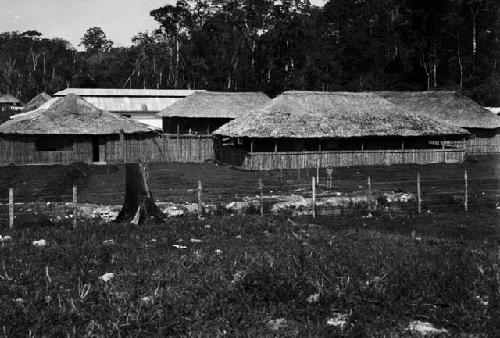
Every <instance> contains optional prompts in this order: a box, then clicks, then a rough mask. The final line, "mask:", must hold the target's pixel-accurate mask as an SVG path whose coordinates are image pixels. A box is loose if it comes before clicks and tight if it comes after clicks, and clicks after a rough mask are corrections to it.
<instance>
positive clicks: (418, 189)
mask: <svg viewBox="0 0 500 338" xmlns="http://www.w3.org/2000/svg"><path fill="white" fill-rule="evenodd" d="M417 210H418V213H419V214H420V213H422V197H421V196H420V173H417Z"/></svg>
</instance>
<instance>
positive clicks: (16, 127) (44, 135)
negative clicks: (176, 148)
mask: <svg viewBox="0 0 500 338" xmlns="http://www.w3.org/2000/svg"><path fill="white" fill-rule="evenodd" d="M155 135H156V134H155V132H154V130H153V128H152V127H150V126H148V125H146V124H143V123H140V122H137V121H133V120H131V119H128V118H125V117H122V116H119V115H116V114H112V113H109V112H107V111H104V110H101V109H98V108H96V107H95V106H93V105H91V104H90V103H88V102H87V101H85V100H83V99H82V98H80V97H79V96H77V95H74V94H70V95H67V96H65V97H64V98H60V99H58V100H55V101H54V102H53V103H52V104H50V105H49V106H48V107H46V108H45V107H44V106H43V105H42V106H41V108H39V109H36V110H33V111H31V112H28V113H23V114H22V115H20V116H17V117H15V118H13V119H11V120H9V121H7V122H5V123H3V124H2V125H0V165H8V164H11V163H13V164H34V163H37V164H54V163H60V164H68V163H72V162H85V163H95V162H101V163H102V162H106V163H122V162H131V161H137V160H142V161H145V160H151V159H152V158H151V157H152V155H151V154H152V151H153V150H154V147H153V146H154V145H152V142H153V141H154V139H155Z"/></svg>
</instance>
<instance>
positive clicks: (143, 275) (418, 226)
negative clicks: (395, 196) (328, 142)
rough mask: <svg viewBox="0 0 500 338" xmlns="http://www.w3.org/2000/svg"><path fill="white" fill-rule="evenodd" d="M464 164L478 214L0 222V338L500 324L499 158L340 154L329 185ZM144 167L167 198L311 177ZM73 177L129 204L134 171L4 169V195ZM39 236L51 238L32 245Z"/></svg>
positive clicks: (60, 192)
mask: <svg viewBox="0 0 500 338" xmlns="http://www.w3.org/2000/svg"><path fill="white" fill-rule="evenodd" d="M464 170H467V171H468V175H469V179H470V186H469V189H470V190H469V194H470V199H471V202H472V203H476V205H475V206H477V207H473V208H471V209H470V212H469V213H465V212H463V211H462V210H461V207H460V203H461V202H460V201H458V202H456V201H452V202H453V203H455V204H453V205H455V206H456V207H449V205H448V206H447V207H446V208H444V209H442V210H438V209H434V208H431V209H432V210H428V211H429V212H428V211H427V210H426V211H425V212H424V213H423V214H421V215H418V214H416V213H415V212H413V211H410V212H404V213H403V212H397V213H395V212H394V213H393V212H391V211H380V210H379V211H373V210H372V211H371V213H368V212H367V211H356V210H354V211H352V212H351V213H350V214H349V215H338V216H336V217H326V216H322V217H318V218H315V219H313V218H308V217H302V218H292V219H289V218H287V217H286V216H265V217H257V216H251V215H250V216H235V217H230V216H222V217H208V218H206V219H204V220H195V219H189V218H186V219H182V218H181V219H171V220H169V221H168V222H167V223H166V224H148V225H145V226H139V227H137V226H132V225H129V224H107V225H103V224H99V223H91V222H90V221H82V222H81V223H80V225H79V227H78V228H77V229H74V230H73V229H72V226H71V224H69V221H70V220H68V224H64V223H60V224H59V225H57V226H56V225H53V224H52V225H51V223H50V222H49V223H44V225H43V226H42V225H40V224H39V225H37V224H36V222H30V223H29V224H28V223H26V224H23V223H22V222H16V227H15V229H8V228H7V227H6V225H5V223H0V235H1V236H3V237H2V238H3V239H2V240H0V259H1V262H0V263H1V265H0V337H13V336H72V337H73V336H74V337H77V336H78V337H80V336H88V337H95V336H98V337H107V336H140V337H150V336H159V337H163V336H195V337H200V336H228V337H233V336H249V337H254V336H258V337H261V336H283V337H289V336H294V337H318V336H328V337H330V336H373V337H377V336H378V337H387V336H389V337H391V336H392V337H400V336H415V334H414V333H413V332H411V331H408V330H407V328H408V325H409V323H411V322H412V321H421V322H428V323H431V324H432V325H434V326H435V327H436V328H441V329H445V330H447V333H442V335H443V336H464V337H481V336H489V337H496V336H500V321H499V320H498V318H500V270H499V264H500V257H499V255H500V252H499V251H498V250H499V248H500V224H499V221H498V220H499V216H500V215H499V213H500V211H499V210H498V209H497V208H496V207H495V203H496V202H498V201H499V190H500V189H499V188H500V181H499V179H498V177H499V176H500V168H499V162H498V158H495V157H491V158H488V157H481V158H476V159H474V158H473V159H471V160H469V161H467V162H466V163H463V164H437V165H427V166H415V165H412V166H391V167H364V168H361V167H359V168H341V169H336V170H335V173H334V188H335V190H337V191H342V192H352V191H356V190H360V189H361V190H362V189H365V188H364V184H365V183H366V178H367V176H371V179H372V187H373V189H374V190H377V189H380V190H393V191H414V189H415V182H414V178H415V174H416V172H420V173H421V176H422V186H423V191H424V202H425V201H428V200H429V198H430V197H429V196H433V195H434V194H444V193H446V194H448V195H450V196H452V197H453V196H454V195H460V194H462V192H463V173H464ZM149 173H150V186H151V188H152V190H153V192H154V194H155V197H156V198H158V199H161V200H167V201H168V200H175V199H177V198H178V199H179V200H193V199H194V196H195V188H196V180H198V179H200V180H202V181H203V184H204V192H205V194H206V196H208V197H210V198H212V199H218V198H220V199H222V200H225V199H227V200H236V199H238V198H239V197H241V196H242V195H245V194H255V192H256V186H257V185H256V182H257V181H258V179H259V178H262V179H263V181H264V185H265V187H266V193H268V194H274V193H277V192H278V193H284V194H287V193H288V194H290V193H295V192H296V189H297V188H301V187H304V186H308V184H309V182H310V179H311V176H312V175H314V171H313V170H312V169H311V170H309V172H308V171H307V170H304V171H302V172H301V173H300V177H299V173H298V172H296V171H294V172H283V173H281V172H266V173H262V172H250V173H249V172H242V171H238V170H234V169H231V168H228V167H223V166H215V165H214V164H211V163H206V164H199V165H191V164H156V165H151V166H150V167H149ZM73 184H76V185H78V187H79V200H80V202H92V203H104V204H106V203H110V204H120V203H121V202H122V198H123V196H122V193H123V191H124V170H123V167H121V166H110V167H109V168H108V167H106V166H102V167H93V166H92V167H89V166H86V165H72V166H69V167H62V166H29V167H6V168H2V171H1V173H0V200H5V198H6V197H7V189H8V187H10V186H13V187H14V189H15V191H16V193H15V194H16V201H36V200H38V201H57V200H60V201H67V200H71V187H72V185H73ZM320 190H321V187H320ZM484 202H488V204H486V203H484ZM483 203H484V205H483ZM450 205H451V204H450ZM358 212H359V213H358ZM5 236H8V237H7V239H6V238H5ZM42 239H43V240H45V241H46V245H45V246H35V245H33V241H39V240H42ZM106 273H112V274H113V277H112V278H110V280H108V281H104V280H102V278H101V277H103V276H106V275H105V274H106ZM108 276H109V275H108ZM339 319H342V320H343V321H344V322H343V325H340V324H339ZM443 332H444V331H443Z"/></svg>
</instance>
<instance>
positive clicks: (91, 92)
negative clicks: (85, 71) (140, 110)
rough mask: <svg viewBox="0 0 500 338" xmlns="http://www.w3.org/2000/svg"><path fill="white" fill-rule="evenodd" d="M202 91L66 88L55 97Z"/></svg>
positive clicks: (158, 94) (163, 94) (185, 93)
mask: <svg viewBox="0 0 500 338" xmlns="http://www.w3.org/2000/svg"><path fill="white" fill-rule="evenodd" d="M198 91H200V90H189V89H115V88H66V89H64V90H61V91H59V92H57V93H55V94H54V96H66V95H68V94H70V93H73V94H77V95H79V96H82V97H86V96H141V97H148V96H149V97H162V96H163V97H172V96H173V97H185V96H188V95H191V94H193V93H195V92H198Z"/></svg>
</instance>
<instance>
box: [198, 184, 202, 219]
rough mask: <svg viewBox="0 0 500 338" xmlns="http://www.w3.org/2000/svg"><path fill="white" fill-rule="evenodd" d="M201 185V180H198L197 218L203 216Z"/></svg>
mask: <svg viewBox="0 0 500 338" xmlns="http://www.w3.org/2000/svg"><path fill="white" fill-rule="evenodd" d="M201 192H202V185H201V181H198V218H199V219H200V218H202V216H203V202H202V201H201Z"/></svg>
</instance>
